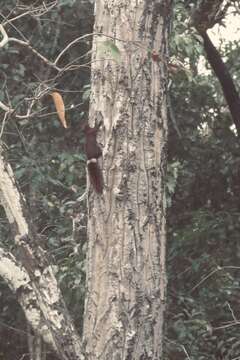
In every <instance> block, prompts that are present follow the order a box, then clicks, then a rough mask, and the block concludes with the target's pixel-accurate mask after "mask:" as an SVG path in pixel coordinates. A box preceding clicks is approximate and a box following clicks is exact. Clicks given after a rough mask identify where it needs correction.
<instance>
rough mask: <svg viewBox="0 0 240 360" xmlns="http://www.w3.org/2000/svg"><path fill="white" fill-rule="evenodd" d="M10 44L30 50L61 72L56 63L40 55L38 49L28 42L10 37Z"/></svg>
mask: <svg viewBox="0 0 240 360" xmlns="http://www.w3.org/2000/svg"><path fill="white" fill-rule="evenodd" d="M8 41H9V42H15V43H16V44H19V45H22V46H25V47H27V48H28V49H29V50H31V51H32V52H33V53H34V54H35V55H37V56H38V57H39V58H40V59H41V60H42V61H43V62H44V63H45V64H47V65H48V66H51V67H53V68H54V69H55V70H57V71H61V69H60V68H59V67H58V66H56V65H55V64H54V63H52V62H51V61H50V60H48V59H47V58H46V57H45V56H43V55H42V54H40V53H39V52H38V51H37V50H36V49H34V48H33V47H32V46H31V45H30V44H29V43H28V42H26V41H23V40H19V39H16V38H13V37H10V38H9V39H8Z"/></svg>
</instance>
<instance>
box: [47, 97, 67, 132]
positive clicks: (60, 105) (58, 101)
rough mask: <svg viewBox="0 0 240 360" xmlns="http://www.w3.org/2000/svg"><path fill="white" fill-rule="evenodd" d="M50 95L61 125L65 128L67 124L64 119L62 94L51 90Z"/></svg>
mask: <svg viewBox="0 0 240 360" xmlns="http://www.w3.org/2000/svg"><path fill="white" fill-rule="evenodd" d="M50 95H51V96H52V98H53V101H54V105H55V107H56V110H57V114H58V117H59V120H60V122H61V124H62V126H63V127H64V128H65V129H67V127H68V126H67V122H66V119H65V106H64V102H63V98H62V95H61V94H59V93H58V92H57V91H54V92H52V93H51V94H50Z"/></svg>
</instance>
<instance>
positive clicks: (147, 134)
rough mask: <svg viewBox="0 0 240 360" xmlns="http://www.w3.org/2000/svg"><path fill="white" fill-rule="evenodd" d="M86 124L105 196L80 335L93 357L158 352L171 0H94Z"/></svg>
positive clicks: (98, 198)
mask: <svg viewBox="0 0 240 360" xmlns="http://www.w3.org/2000/svg"><path fill="white" fill-rule="evenodd" d="M95 5H96V8H95V14H96V19H95V33H96V34H99V33H102V35H96V36H94V43H93V64H92V95H91V103H90V120H89V122H90V125H91V126H94V125H95V124H98V123H99V122H103V126H102V127H101V129H100V130H99V134H98V143H99V144H100V145H101V147H102V149H103V159H102V160H103V161H102V162H103V164H102V167H103V179H104V190H103V194H102V195H99V194H96V193H94V192H93V191H91V189H90V195H89V223H88V239H89V245H88V259H87V267H88V274H87V275H88V277H87V287H88V288H87V298H86V304H85V319H84V340H85V346H86V357H87V359H91V360H100V359H101V360H127V359H128V360H140V359H142V360H147V359H151V360H157V359H158V360H159V359H162V341H163V321H164V310H165V298H166V269H165V247H166V244H165V243H166V230H165V223H166V204H165V186H164V181H165V165H166V139H167V106H166V93H167V84H168V78H167V60H168V41H169V23H170V17H171V6H172V1H171V0H154V1H153V0H114V1H113V0H97V1H96V4H95Z"/></svg>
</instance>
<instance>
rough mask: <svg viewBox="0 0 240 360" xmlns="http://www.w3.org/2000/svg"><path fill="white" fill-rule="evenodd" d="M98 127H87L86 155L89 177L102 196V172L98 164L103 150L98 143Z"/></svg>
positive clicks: (85, 129)
mask: <svg viewBox="0 0 240 360" xmlns="http://www.w3.org/2000/svg"><path fill="white" fill-rule="evenodd" d="M97 131H98V127H96V126H95V127H94V128H91V127H90V126H89V125H86V126H85V128H84V133H85V153H86V156H87V168H88V176H89V179H90V182H91V184H92V186H93V188H94V190H95V191H96V192H97V193H98V194H101V193H102V190H103V177H102V171H101V168H100V166H99V163H98V159H99V158H100V157H101V156H102V150H101V148H100V146H99V145H98V143H97Z"/></svg>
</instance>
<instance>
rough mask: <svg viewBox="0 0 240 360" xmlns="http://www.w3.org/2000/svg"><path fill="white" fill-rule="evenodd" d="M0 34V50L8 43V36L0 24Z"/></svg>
mask: <svg viewBox="0 0 240 360" xmlns="http://www.w3.org/2000/svg"><path fill="white" fill-rule="evenodd" d="M0 32H1V34H2V36H3V38H2V40H1V41H0V48H1V47H3V46H4V45H6V44H7V42H8V40H9V39H8V34H7V33H6V31H5V29H4V27H3V26H2V25H1V24H0Z"/></svg>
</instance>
